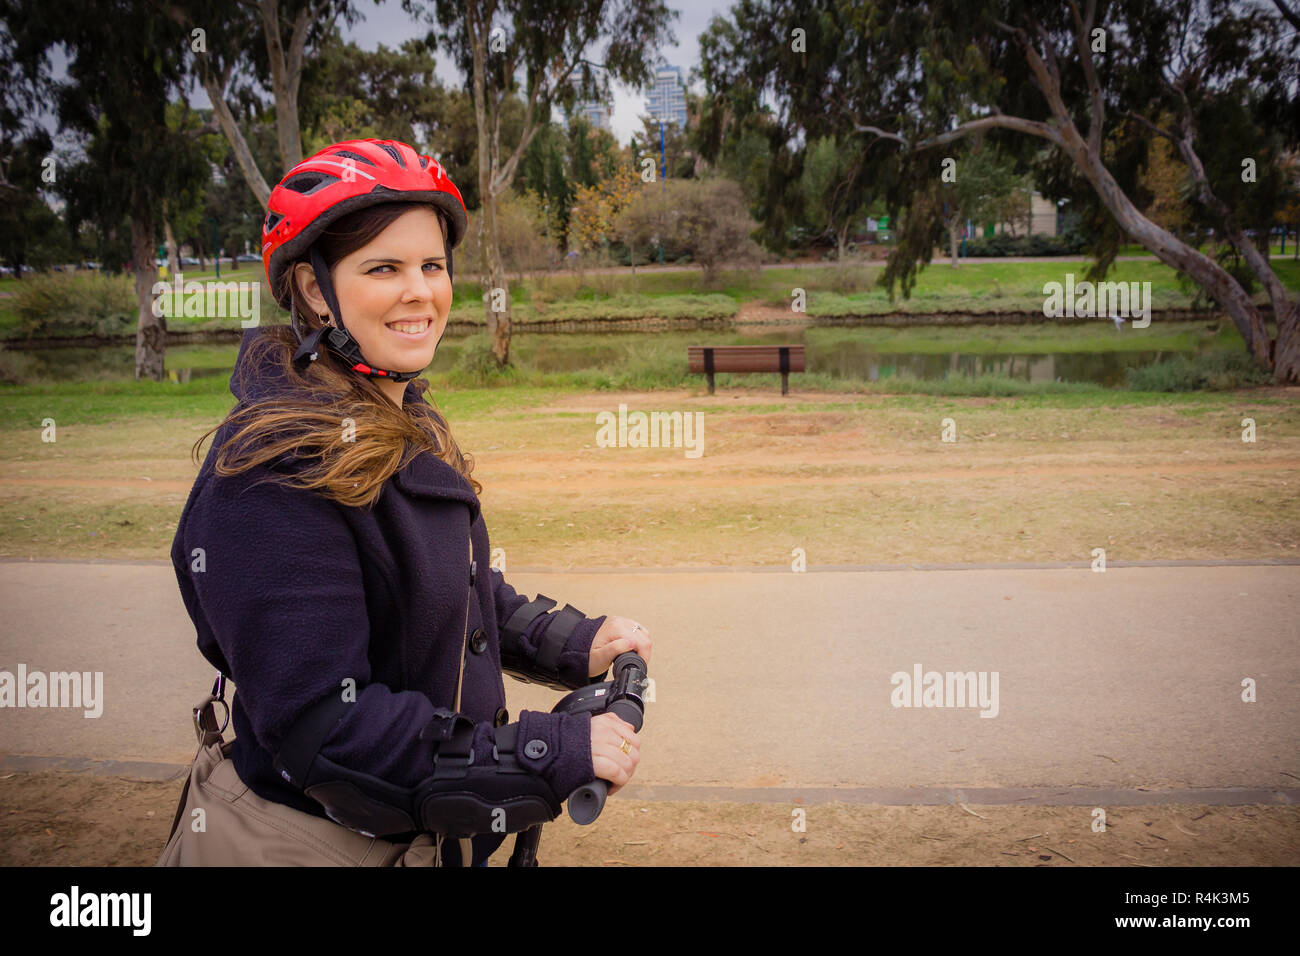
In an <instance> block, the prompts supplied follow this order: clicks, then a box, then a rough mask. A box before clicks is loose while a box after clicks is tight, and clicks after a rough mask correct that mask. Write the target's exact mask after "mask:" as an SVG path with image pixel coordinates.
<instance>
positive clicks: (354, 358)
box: [294, 246, 420, 382]
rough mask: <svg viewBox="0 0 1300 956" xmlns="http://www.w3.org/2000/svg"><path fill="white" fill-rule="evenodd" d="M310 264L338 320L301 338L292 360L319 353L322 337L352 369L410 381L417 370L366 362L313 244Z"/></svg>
mask: <svg viewBox="0 0 1300 956" xmlns="http://www.w3.org/2000/svg"><path fill="white" fill-rule="evenodd" d="M311 266H312V271H313V272H315V273H316V284H317V285H318V286H320V291H321V295H322V296H323V297H324V298H325V304H326V305H327V306H328V307H329V310H330V312H332V313H333V314H334V317H335V318H336V319H337V320H338V323H339V324H338V326H337V327H335V326H322V327H321V328H319V329H317V330H316V331H315V332H313V333H311V334H310V335H309V336H307V338H306V339H301V338H300V340H301V342H302V345H301V346H300V347H299V349H298V351H297V352H296V353H295V354H294V361H295V362H297V361H298V360H299V359H300V358H303V357H306V358H310V359H312V360H314V359H315V357H316V353H317V352H318V348H319V343H320V342H321V340H322V338H323V340H324V341H325V342H326V343H327V344H328V345H329V347H330V348H332V349H333V350H334V351H335V352H337V353H338V354H339V355H340V356H341V357H342V358H343V359H344V360H345V361H346V362H348V363H349V364H350V365H351V367H352V370H353V371H355V372H360V373H361V374H363V375H368V376H369V377H370V378H383V379H388V380H390V381H394V382H409V381H410V380H411V379H413V378H415V377H416V376H417V375H419V374H420V373H419V372H394V371H391V370H389V369H382V368H376V367H375V366H374V365H372V364H371V363H369V362H367V361H366V359H365V356H363V355H362V354H361V349H360V348H359V347H358V345H357V343H356V340H355V339H353V338H352V336H351V335H350V334H348V330H347V328H346V327H345V326H344V325H343V313H342V312H341V311H340V309H339V300H338V296H337V295H335V294H334V282H333V280H332V279H331V278H330V271H329V268H328V267H327V266H326V265H325V256H324V255H323V254H322V253H321V251H320V249H319V248H318V247H316V246H312V247H311Z"/></svg>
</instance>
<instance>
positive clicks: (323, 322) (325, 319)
mask: <svg viewBox="0 0 1300 956" xmlns="http://www.w3.org/2000/svg"><path fill="white" fill-rule="evenodd" d="M320 324H321V325H329V324H330V316H329V313H328V312H326V313H324V314H323V315H322V316H321V317H320Z"/></svg>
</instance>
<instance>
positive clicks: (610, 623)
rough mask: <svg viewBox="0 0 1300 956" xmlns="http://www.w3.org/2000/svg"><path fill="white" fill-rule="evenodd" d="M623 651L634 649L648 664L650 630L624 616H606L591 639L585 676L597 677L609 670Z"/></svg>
mask: <svg viewBox="0 0 1300 956" xmlns="http://www.w3.org/2000/svg"><path fill="white" fill-rule="evenodd" d="M625 651H636V652H637V653H638V654H640V655H641V659H642V660H644V661H645V662H646V665H647V667H648V666H649V664H650V632H649V631H647V630H646V629H645V628H644V627H642V626H641V625H640V624H638V623H637V622H636V621H632V620H628V619H627V618H625V617H607V618H605V623H603V624H602V625H600V630H598V631H597V632H596V636H595V637H594V638H592V641H591V654H590V656H589V657H588V658H587V676H588V677H597V676H599V675H601V674H603V673H605V671H607V670H609V665H610V664H613V663H614V658H616V657H618V655H620V654H622V653H623V652H625Z"/></svg>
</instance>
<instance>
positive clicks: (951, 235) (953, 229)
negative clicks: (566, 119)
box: [948, 219, 958, 269]
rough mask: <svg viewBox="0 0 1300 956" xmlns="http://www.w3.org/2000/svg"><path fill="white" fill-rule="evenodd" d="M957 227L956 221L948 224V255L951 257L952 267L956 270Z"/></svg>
mask: <svg viewBox="0 0 1300 956" xmlns="http://www.w3.org/2000/svg"><path fill="white" fill-rule="evenodd" d="M957 226H958V223H957V220H956V219H954V220H952V222H950V223H949V224H948V249H949V253H948V254H949V255H950V256H952V267H953V268H954V269H956V268H957Z"/></svg>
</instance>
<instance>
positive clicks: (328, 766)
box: [172, 140, 651, 866]
mask: <svg viewBox="0 0 1300 956" xmlns="http://www.w3.org/2000/svg"><path fill="white" fill-rule="evenodd" d="M466 223H467V217H466V213H465V207H464V203H463V201H462V200H461V196H460V192H459V190H457V188H456V186H455V185H454V184H453V183H452V182H451V180H450V179H449V178H448V177H447V175H446V172H445V171H444V170H443V169H442V167H441V166H440V165H439V164H438V163H437V161H435V160H433V159H431V158H429V157H426V156H420V155H418V154H417V153H416V152H415V150H414V149H412V148H411V147H410V146H408V145H407V144H405V143H399V142H391V141H380V140H353V141H348V142H343V143H336V144H334V145H332V146H329V147H326V148H325V149H323V150H321V151H320V152H319V153H317V154H316V155H314V156H312V157H310V158H309V159H306V160H304V161H303V162H301V163H299V164H298V165H297V166H295V167H294V168H293V169H292V170H290V171H289V173H288V174H287V175H286V176H285V177H284V179H283V180H282V181H281V182H280V184H279V185H278V186H277V187H276V188H275V190H274V191H273V192H272V193H271V197H270V201H269V212H268V214H267V217H266V221H265V223H264V228H263V244H262V256H263V262H264V264H265V267H266V273H267V279H268V281H269V283H270V288H271V290H272V291H273V293H274V295H275V297H276V300H277V301H278V302H280V304H281V305H282V306H284V307H285V308H286V309H288V310H289V313H290V317H291V326H292V328H290V327H287V326H284V325H272V326H264V327H258V328H253V329H249V330H248V331H246V332H245V334H244V338H243V341H242V343H241V347H240V354H239V359H238V361H237V364H236V369H235V373H234V375H233V376H232V378H231V390H232V392H234V394H235V396H236V397H237V398H238V399H239V405H238V406H236V408H235V409H234V410H232V412H231V414H230V416H229V417H228V418H227V419H226V420H225V421H224V422H223V423H222V424H221V425H219V426H218V427H217V428H216V429H214V431H216V432H217V437H216V439H214V441H213V444H212V448H211V449H210V450H209V453H208V455H207V458H206V460H205V461H204V463H203V465H202V467H201V468H200V471H199V475H198V477H197V479H196V480H195V484H194V488H193V490H192V491H191V493H190V497H189V500H188V502H187V503H186V506H185V509H184V511H183V513H182V516H181V519H180V522H179V525H178V527H177V531H176V537H175V541H174V543H173V546H172V560H173V564H174V565H175V568H176V574H177V579H178V581H179V584H180V588H181V594H182V597H183V599H184V601H185V605H186V608H187V609H188V611H189V613H190V616H191V617H192V618H193V619H194V623H195V627H196V629H197V631H198V643H199V649H200V651H201V652H202V653H203V655H204V657H206V658H207V659H208V660H209V661H210V662H211V663H212V664H213V665H214V666H215V667H216V668H217V669H218V670H220V671H221V673H222V674H225V675H227V676H228V677H230V678H232V679H233V680H234V682H235V684H236V687H237V694H236V696H235V699H234V705H233V708H232V717H233V721H234V730H235V734H236V739H235V742H234V747H233V750H232V752H231V759H232V761H233V763H234V767H235V769H236V770H237V771H238V775H239V777H240V779H241V780H242V781H243V783H244V784H246V785H247V786H248V788H249V789H251V790H252V791H253V792H254V793H256V794H257V795H258V796H260V797H262V798H263V799H266V800H272V801H276V802H278V803H282V804H285V805H288V806H290V807H294V808H296V809H298V810H301V811H303V812H306V813H310V814H314V815H316V816H328V817H330V818H331V819H333V820H335V821H336V822H341V823H344V824H346V825H347V826H349V827H350V828H351V829H354V830H359V831H362V832H365V833H370V834H379V835H381V836H383V835H384V834H386V833H399V832H406V831H408V830H409V831H411V832H416V831H435V832H436V827H437V826H438V825H439V824H440V823H441V822H443V821H444V820H445V819H448V818H450V817H454V818H456V819H466V818H472V819H475V820H479V819H483V814H484V813H488V812H490V811H496V813H497V814H498V815H499V814H500V813H501V812H503V811H502V808H504V814H505V827H506V832H517V831H518V830H519V829H522V828H523V826H524V825H526V824H527V823H528V820H529V815H530V814H532V815H533V816H536V817H538V818H539V819H553V818H554V816H555V815H556V814H557V813H558V812H559V808H560V804H559V801H562V800H564V799H565V798H567V796H568V795H569V793H570V792H571V791H572V790H573V789H574V788H576V787H578V786H580V785H582V784H585V783H589V782H591V781H592V780H593V779H595V778H597V777H599V778H601V779H604V780H607V781H609V783H610V793H615V792H617V790H618V789H620V788H621V787H622V786H623V785H624V784H626V783H627V781H628V779H629V778H630V777H631V775H632V773H633V772H634V771H635V769H636V765H637V762H638V760H639V757H640V741H639V739H638V737H637V734H636V733H635V732H634V731H633V729H632V727H631V726H630V725H629V724H627V723H626V722H625V721H623V720H621V719H620V718H618V717H617V716H615V715H613V714H600V715H597V716H596V717H594V718H593V717H591V716H590V715H566V714H551V713H542V712H534V711H523V712H521V713H520V715H519V720H518V722H517V723H513V724H512V723H509V715H508V713H507V712H506V709H505V707H504V704H505V686H504V682H503V680H502V673H503V669H504V670H506V671H509V672H511V673H512V675H514V676H517V677H521V678H524V679H530V680H536V681H539V682H542V683H547V684H549V685H550V686H554V687H559V688H572V687H580V686H583V685H585V684H587V683H590V682H592V681H595V680H599V679H601V678H602V676H603V675H604V674H605V671H606V670H607V669H608V667H609V665H610V664H611V663H612V662H613V660H614V658H615V657H616V656H617V655H619V654H620V653H622V652H624V651H627V650H635V651H636V652H637V653H639V654H640V655H641V656H642V657H643V658H646V659H647V660H648V659H649V656H650V648H651V642H650V637H649V635H648V634H647V633H646V631H645V629H644V628H642V627H641V626H640V625H639V624H636V623H635V622H633V621H630V620H627V619H625V618H620V617H604V616H602V617H596V618H589V617H586V616H585V615H583V614H582V613H581V612H580V611H577V610H576V609H574V608H572V607H571V606H569V605H566V606H565V607H564V608H563V609H562V610H559V611H556V612H549V611H550V608H551V607H553V606H554V605H555V602H554V601H551V600H550V599H548V598H546V597H545V596H539V598H538V600H537V601H534V602H530V601H528V600H527V599H526V598H525V597H523V596H521V595H518V594H516V593H515V591H514V589H513V588H511V587H510V585H508V584H507V583H506V582H505V580H504V579H503V577H502V575H501V573H500V572H499V571H497V570H495V569H491V570H489V569H487V568H486V567H485V566H486V564H487V557H488V555H489V554H490V553H491V551H490V545H489V539H488V532H487V527H486V525H485V524H484V521H483V518H482V516H481V514H480V509H479V500H478V492H480V491H481V490H482V487H481V485H480V484H479V482H478V481H477V480H475V479H474V478H472V477H471V472H472V469H473V461H472V459H471V458H470V457H469V456H467V455H464V454H462V453H461V451H460V449H459V448H458V446H457V444H456V441H455V440H454V439H453V438H452V435H451V432H450V429H449V427H448V424H447V422H446V421H445V419H443V418H442V416H441V415H439V414H438V412H437V411H436V410H435V409H434V407H433V406H432V405H431V404H429V403H428V402H426V401H425V400H424V398H423V395H424V392H425V390H426V389H427V388H428V382H427V381H426V380H424V379H419V380H416V379H415V376H416V375H417V374H419V373H420V372H421V371H422V370H423V369H425V368H426V367H427V366H428V365H429V363H430V362H431V361H432V359H433V355H434V350H435V349H436V347H437V344H438V341H439V339H440V338H441V336H442V332H443V330H444V329H445V328H446V324H447V315H448V312H449V311H450V308H451V299H452V286H451V278H452V276H451V273H452V248H453V247H454V246H455V245H456V244H457V243H458V242H459V241H460V240H461V238H462V237H463V236H464V234H465V229H466ZM300 327H305V329H306V332H305V333H304V332H302V331H300ZM208 434H211V432H209V433H208ZM206 437H207V436H206V435H205V436H204V438H206ZM202 442H203V438H200V439H199V442H198V443H197V444H196V445H195V457H196V460H197V454H198V447H199V445H201V444H202ZM471 556H472V557H471ZM448 791H455V792H456V793H458V794H460V796H459V797H456V798H454V799H453V798H450V797H448V796H447V792H448ZM466 794H469V795H470V796H466ZM449 801H450V802H449ZM440 814H441V816H440ZM512 814H513V815H514V818H513V819H511V815H512ZM490 819H492V820H493V821H494V822H497V820H496V817H491V818H490ZM406 824H410V826H409V827H407V826H406ZM501 830H502V828H501V826H500V825H498V826H494V827H484V828H483V829H482V830H480V831H479V832H480V835H478V836H475V837H474V838H473V840H472V846H471V841H470V840H468V839H462V840H446V841H443V846H442V853H441V856H442V862H443V863H444V864H445V865H452V866H456V865H470V864H472V865H486V861H487V857H488V856H489V855H490V854H491V853H492V852H493V851H494V850H495V849H496V848H497V847H498V846H499V845H500V844H501V842H502V841H503V840H504V836H505V834H504V833H503V832H501ZM394 839H396V837H395V838H394Z"/></svg>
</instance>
